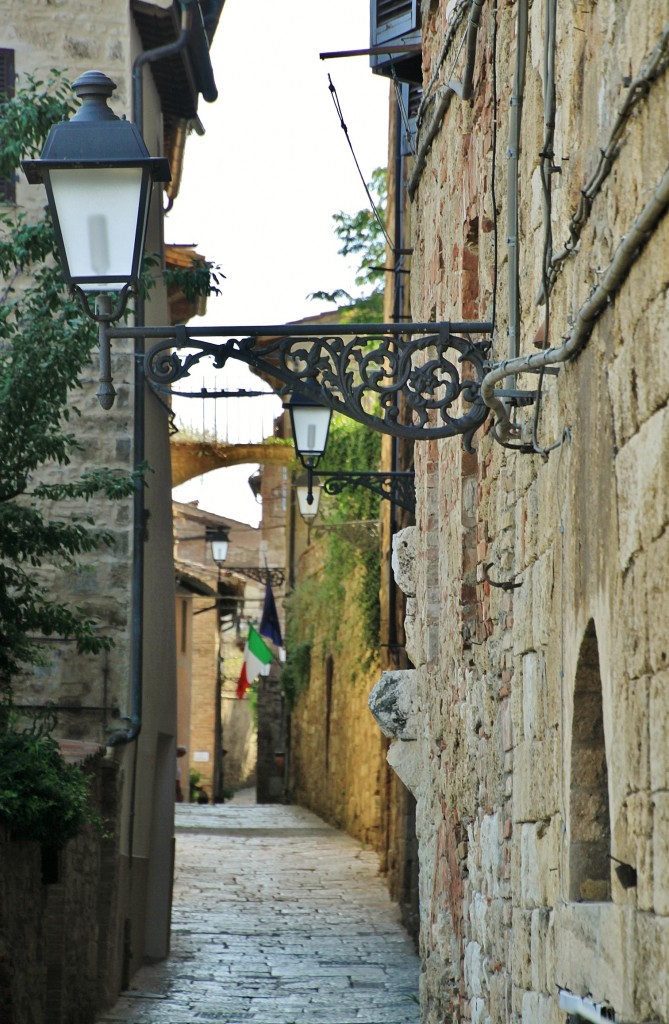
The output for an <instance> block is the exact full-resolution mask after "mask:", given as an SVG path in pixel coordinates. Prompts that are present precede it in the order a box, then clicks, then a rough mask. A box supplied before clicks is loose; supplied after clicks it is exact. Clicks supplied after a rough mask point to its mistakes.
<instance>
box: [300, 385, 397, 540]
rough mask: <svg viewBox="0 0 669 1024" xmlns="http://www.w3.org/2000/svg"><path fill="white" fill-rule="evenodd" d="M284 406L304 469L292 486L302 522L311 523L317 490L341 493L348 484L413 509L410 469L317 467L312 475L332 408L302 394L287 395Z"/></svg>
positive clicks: (324, 443)
mask: <svg viewBox="0 0 669 1024" xmlns="http://www.w3.org/2000/svg"><path fill="white" fill-rule="evenodd" d="M284 408H285V409H287V410H288V412H289V414H290V423H291V427H292V431H293V441H294V443H295V451H296V453H297V456H298V458H299V460H300V462H301V463H302V465H303V466H304V468H305V469H306V471H307V472H306V474H303V476H301V477H300V479H299V480H298V481H297V486H296V492H297V505H298V508H299V511H300V515H301V516H302V518H303V519H304V521H305V522H306V523H311V522H312V521H313V520H314V519H315V518H316V516H317V515H318V508H319V505H320V500H321V491H323V490H324V491H325V493H326V494H341V492H342V491H344V490H346V489H347V488H348V487H364V488H365V490H368V491H372V492H373V493H374V494H378V496H379V497H380V498H385V499H386V500H387V501H392V502H393V504H395V505H399V506H400V507H401V508H403V509H406V511H407V512H411V513H414V512H415V510H416V500H415V492H414V486H413V482H414V474H413V473H412V472H410V471H407V472H395V471H391V470H388V471H387V472H383V471H381V472H373V471H367V470H352V471H350V472H347V471H344V470H336V471H333V472H330V471H324V470H319V474H318V477H315V476H314V470H315V469H316V466H317V465H318V463H319V462H320V460H321V458H322V457H323V455H324V454H325V448H326V445H327V440H328V432H329V429H330V419H331V417H332V410H331V409H327V408H325V407H324V406H323V405H319V403H318V402H317V401H316V400H315V399H313V398H312V397H311V396H309V395H306V394H299V395H297V396H296V395H295V394H293V395H291V397H290V401H288V402H287V403H286V404H285V406H284Z"/></svg>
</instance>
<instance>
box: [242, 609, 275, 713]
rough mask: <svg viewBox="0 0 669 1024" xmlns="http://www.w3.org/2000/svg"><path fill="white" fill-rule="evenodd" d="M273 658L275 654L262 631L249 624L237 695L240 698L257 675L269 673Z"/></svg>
mask: <svg viewBox="0 0 669 1024" xmlns="http://www.w3.org/2000/svg"><path fill="white" fill-rule="evenodd" d="M273 658H274V655H273V654H272V652H271V651H270V649H269V647H268V646H267V644H266V643H265V641H264V640H263V638H262V637H261V636H260V633H257V632H256V630H255V629H254V628H253V626H249V635H248V638H247V640H246V646H245V648H244V662H243V664H242V671H241V672H240V675H239V681H238V683H237V696H238V697H239V698H240V700H241V698H242V697H243V696H244V694H245V693H246V691H247V690H248V688H249V686H250V685H251V683H252V682H253V680H254V679H255V678H256V676H265V675H267V673H268V671H269V669H268V667H267V666H268V665H269V663H270V661H272V659H273Z"/></svg>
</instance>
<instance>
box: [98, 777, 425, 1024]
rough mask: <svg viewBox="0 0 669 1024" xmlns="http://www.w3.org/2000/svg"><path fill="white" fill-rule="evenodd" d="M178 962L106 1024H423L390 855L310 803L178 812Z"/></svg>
mask: <svg viewBox="0 0 669 1024" xmlns="http://www.w3.org/2000/svg"><path fill="white" fill-rule="evenodd" d="M176 860H177V865H176V878H175V887H174V910H173V931H172V952H171V955H170V957H169V958H168V960H166V961H164V962H162V963H160V964H156V965H153V966H150V967H145V968H143V969H142V970H141V971H140V972H139V973H138V974H137V975H135V977H134V978H133V981H132V985H131V988H130V990H129V991H127V992H125V993H124V994H123V995H122V996H121V998H120V999H119V1000H118V1002H117V1003H116V1005H115V1006H114V1007H113V1009H111V1010H109V1011H108V1012H107V1013H106V1014H105V1015H103V1016H102V1017H100V1018H99V1024H193V1022H196V1021H204V1022H206V1021H218V1022H223V1024H249V1022H253V1024H357V1022H360V1024H416V1022H417V1021H418V1018H419V1013H418V1002H417V991H418V970H419V961H418V957H417V955H416V953H415V951H414V948H413V944H412V942H411V940H410V939H409V937H408V935H407V933H406V932H405V931H404V929H403V927H402V925H401V924H400V920H399V913H398V910H397V908H396V907H395V906H394V905H393V904H392V903H391V901H390V899H389V896H388V893H387V890H386V887H385V885H384V882H383V879H381V878H379V877H378V875H377V857H376V855H375V854H374V853H372V852H371V851H370V850H366V849H363V848H362V847H361V846H360V844H359V843H357V842H356V841H355V840H354V839H352V838H351V837H350V836H348V835H346V834H345V833H343V832H339V831H337V830H336V829H333V828H331V827H330V826H328V825H326V824H325V823H324V822H323V821H322V820H321V819H320V818H318V817H316V816H315V815H313V814H311V813H310V812H309V811H306V810H304V809H302V808H299V807H290V806H282V805H257V804H255V803H251V802H247V801H245V800H244V797H243V795H242V796H241V799H239V798H236V799H235V800H233V801H232V802H230V803H226V804H224V805H220V806H208V805H205V806H200V805H197V804H179V805H177V807H176Z"/></svg>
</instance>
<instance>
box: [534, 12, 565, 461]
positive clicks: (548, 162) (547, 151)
mask: <svg viewBox="0 0 669 1024" xmlns="http://www.w3.org/2000/svg"><path fill="white" fill-rule="evenodd" d="M556 8H557V0H545V6H544V61H543V85H544V142H543V146H542V149H541V153H540V154H539V157H540V162H539V177H540V179H541V190H542V196H543V221H544V245H543V252H542V258H541V279H542V282H543V297H544V339H543V348H548V346H549V344H550V307H551V303H550V289H549V286H548V275H549V271H550V267H551V263H552V259H553V228H552V216H553V195H552V184H551V182H552V174H553V168H554V159H555V148H554V141H555V45H556V18H557V10H556ZM544 376H545V367H542V368H541V370H540V372H539V377H538V381H537V397H536V401H535V404H534V416H533V417H532V448H533V450H534V451H535V452H536V453H537V454H538V455H543V456H544V457H545V456H546V455H547V454H548V452H549V451H551V450H552V448H553V447H559V446H560V445H561V444H562V441H559V442H557V444H556V445H551V446H549V447H548V448H544V447H542V446H540V445H539V442H538V440H537V434H538V429H539V416H540V414H541V405H542V397H543V385H544Z"/></svg>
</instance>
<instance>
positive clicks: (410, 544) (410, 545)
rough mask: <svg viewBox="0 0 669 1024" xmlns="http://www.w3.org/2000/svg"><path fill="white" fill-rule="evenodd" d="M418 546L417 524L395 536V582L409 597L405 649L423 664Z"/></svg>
mask: <svg viewBox="0 0 669 1024" xmlns="http://www.w3.org/2000/svg"><path fill="white" fill-rule="evenodd" d="M417 547H418V529H417V527H415V526H408V527H407V528H406V529H405V530H400V531H399V532H398V533H396V534H395V536H394V537H393V553H392V569H393V576H394V577H395V583H396V584H397V586H398V587H399V588H400V590H401V591H402V593H403V594H404V595H405V597H406V599H407V601H406V615H405V617H404V632H405V649H406V652H407V655H408V656H409V658H410V659H411V661H412V663H413V664H414V665H422V664H423V662H424V661H425V659H424V658H421V657H420V645H419V642H418V635H417V631H416V568H417V564H418V562H417V558H416V553H417Z"/></svg>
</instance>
